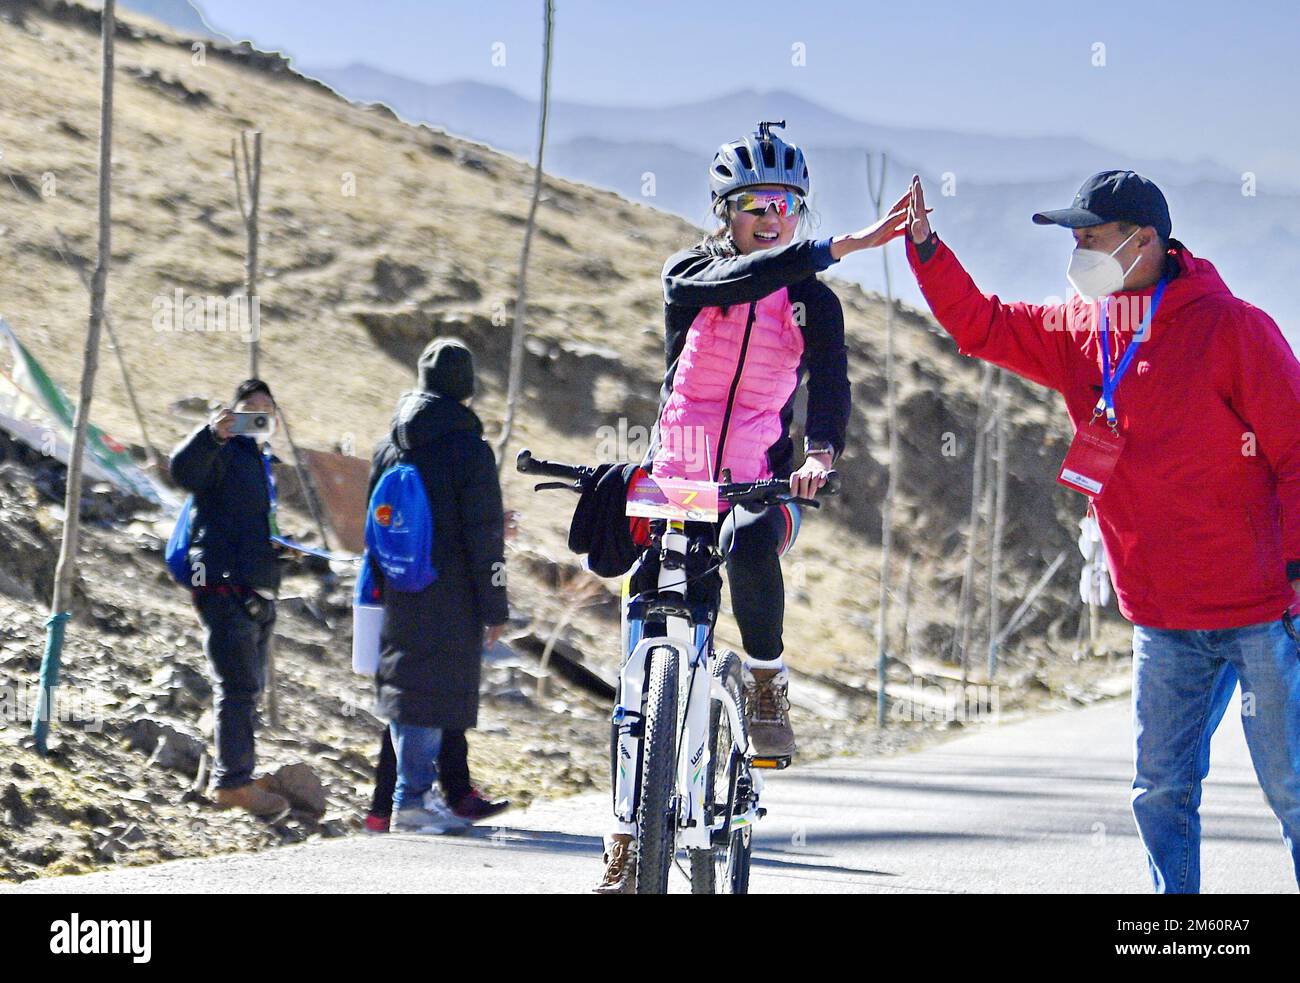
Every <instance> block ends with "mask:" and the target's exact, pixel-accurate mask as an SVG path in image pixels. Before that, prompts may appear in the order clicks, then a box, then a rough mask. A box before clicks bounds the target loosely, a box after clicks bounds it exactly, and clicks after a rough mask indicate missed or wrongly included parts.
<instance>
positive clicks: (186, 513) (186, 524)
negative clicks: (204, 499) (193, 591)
mask: <svg viewBox="0 0 1300 983" xmlns="http://www.w3.org/2000/svg"><path fill="white" fill-rule="evenodd" d="M193 517H194V496H193V495H191V496H190V497H189V498H187V499H185V504H184V505H182V506H181V513H180V515H178V516H177V517H176V525H175V526H174V527H173V528H172V534H171V538H169V539H168V540H167V549H166V550H165V551H164V552H163V560H164V561H166V563H167V569H168V570H170V571H171V575H172V578H173V579H174V580H175V581H176V583H178V584H180V585H181V586H182V587H189V586H190V577H191V576H192V575H193V572H194V571H192V570H191V569H190V527H191V525H192V520H193Z"/></svg>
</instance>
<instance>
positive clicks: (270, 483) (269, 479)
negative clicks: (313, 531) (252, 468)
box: [258, 450, 280, 539]
mask: <svg viewBox="0 0 1300 983" xmlns="http://www.w3.org/2000/svg"><path fill="white" fill-rule="evenodd" d="M258 453H259V454H260V455H261V456H262V467H263V468H264V469H266V498H267V501H268V502H270V503H271V510H270V512H269V514H268V515H267V522H268V524H269V525H270V527H271V538H272V539H275V538H276V537H277V536H279V535H280V526H279V524H278V523H277V522H276V521H275V475H273V474H272V473H271V454H270V452H269V451H262V450H259V451H258Z"/></svg>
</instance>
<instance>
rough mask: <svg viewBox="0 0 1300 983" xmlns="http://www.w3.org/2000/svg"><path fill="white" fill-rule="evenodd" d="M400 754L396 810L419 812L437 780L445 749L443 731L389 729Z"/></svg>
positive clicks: (402, 726)
mask: <svg viewBox="0 0 1300 983" xmlns="http://www.w3.org/2000/svg"><path fill="white" fill-rule="evenodd" d="M388 731H389V733H390V734H392V736H393V748H394V750H395V751H396V752H397V788H396V790H395V791H394V792H393V809H394V810H395V811H399V810H402V809H419V808H420V807H421V806H423V805H424V793H426V792H428V791H429V790H430V789H431V788H433V783H434V782H436V781H437V780H438V752H439V750H441V747H442V729H441V728H440V727H413V726H412V725H410V724H399V723H396V722H393V723H390V724H389V725H388Z"/></svg>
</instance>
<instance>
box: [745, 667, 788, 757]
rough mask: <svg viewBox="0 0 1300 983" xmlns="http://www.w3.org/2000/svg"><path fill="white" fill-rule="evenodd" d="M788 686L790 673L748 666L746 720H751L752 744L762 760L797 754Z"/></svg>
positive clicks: (746, 672)
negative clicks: (795, 752)
mask: <svg viewBox="0 0 1300 983" xmlns="http://www.w3.org/2000/svg"><path fill="white" fill-rule="evenodd" d="M789 687H790V674H789V673H787V672H786V671H785V670H784V669H752V670H751V669H750V668H749V667H748V666H746V667H745V718H746V719H747V720H748V721H749V740H750V743H751V744H753V746H754V753H755V755H757V756H758V757H760V758H788V757H790V756H791V755H793V754H794V751H795V743H794V728H792V727H791V726H790V700H789V699H788V697H787V693H788V692H789Z"/></svg>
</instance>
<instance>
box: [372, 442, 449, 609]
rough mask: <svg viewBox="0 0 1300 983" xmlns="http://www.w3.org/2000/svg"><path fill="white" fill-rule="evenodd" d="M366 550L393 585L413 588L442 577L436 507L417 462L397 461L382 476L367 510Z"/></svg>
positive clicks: (412, 590) (408, 590)
mask: <svg viewBox="0 0 1300 983" xmlns="http://www.w3.org/2000/svg"><path fill="white" fill-rule="evenodd" d="M366 550H367V551H368V552H369V554H370V559H372V560H373V561H374V562H375V563H376V564H378V566H379V569H380V570H382V571H383V574H384V584H385V586H386V587H391V588H392V589H393V590H397V591H402V592H403V593H411V594H413V593H415V592H417V591H422V590H424V588H426V587H428V586H429V585H430V584H431V583H433V582H434V581H435V580H436V579H437V578H438V572H437V571H436V570H435V569H434V568H433V511H432V510H431V509H430V508H429V496H428V495H427V494H425V491H424V482H423V481H422V480H420V472H419V471H418V470H416V467H415V465H413V464H403V463H400V462H399V463H397V464H394V465H393V466H392V467H390V468H388V469H387V470H386V471H384V473H383V474H382V475H380V476H379V481H378V482H377V483H376V485H375V490H374V491H373V492H372V493H371V495H370V504H369V507H368V509H367V511H366Z"/></svg>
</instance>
